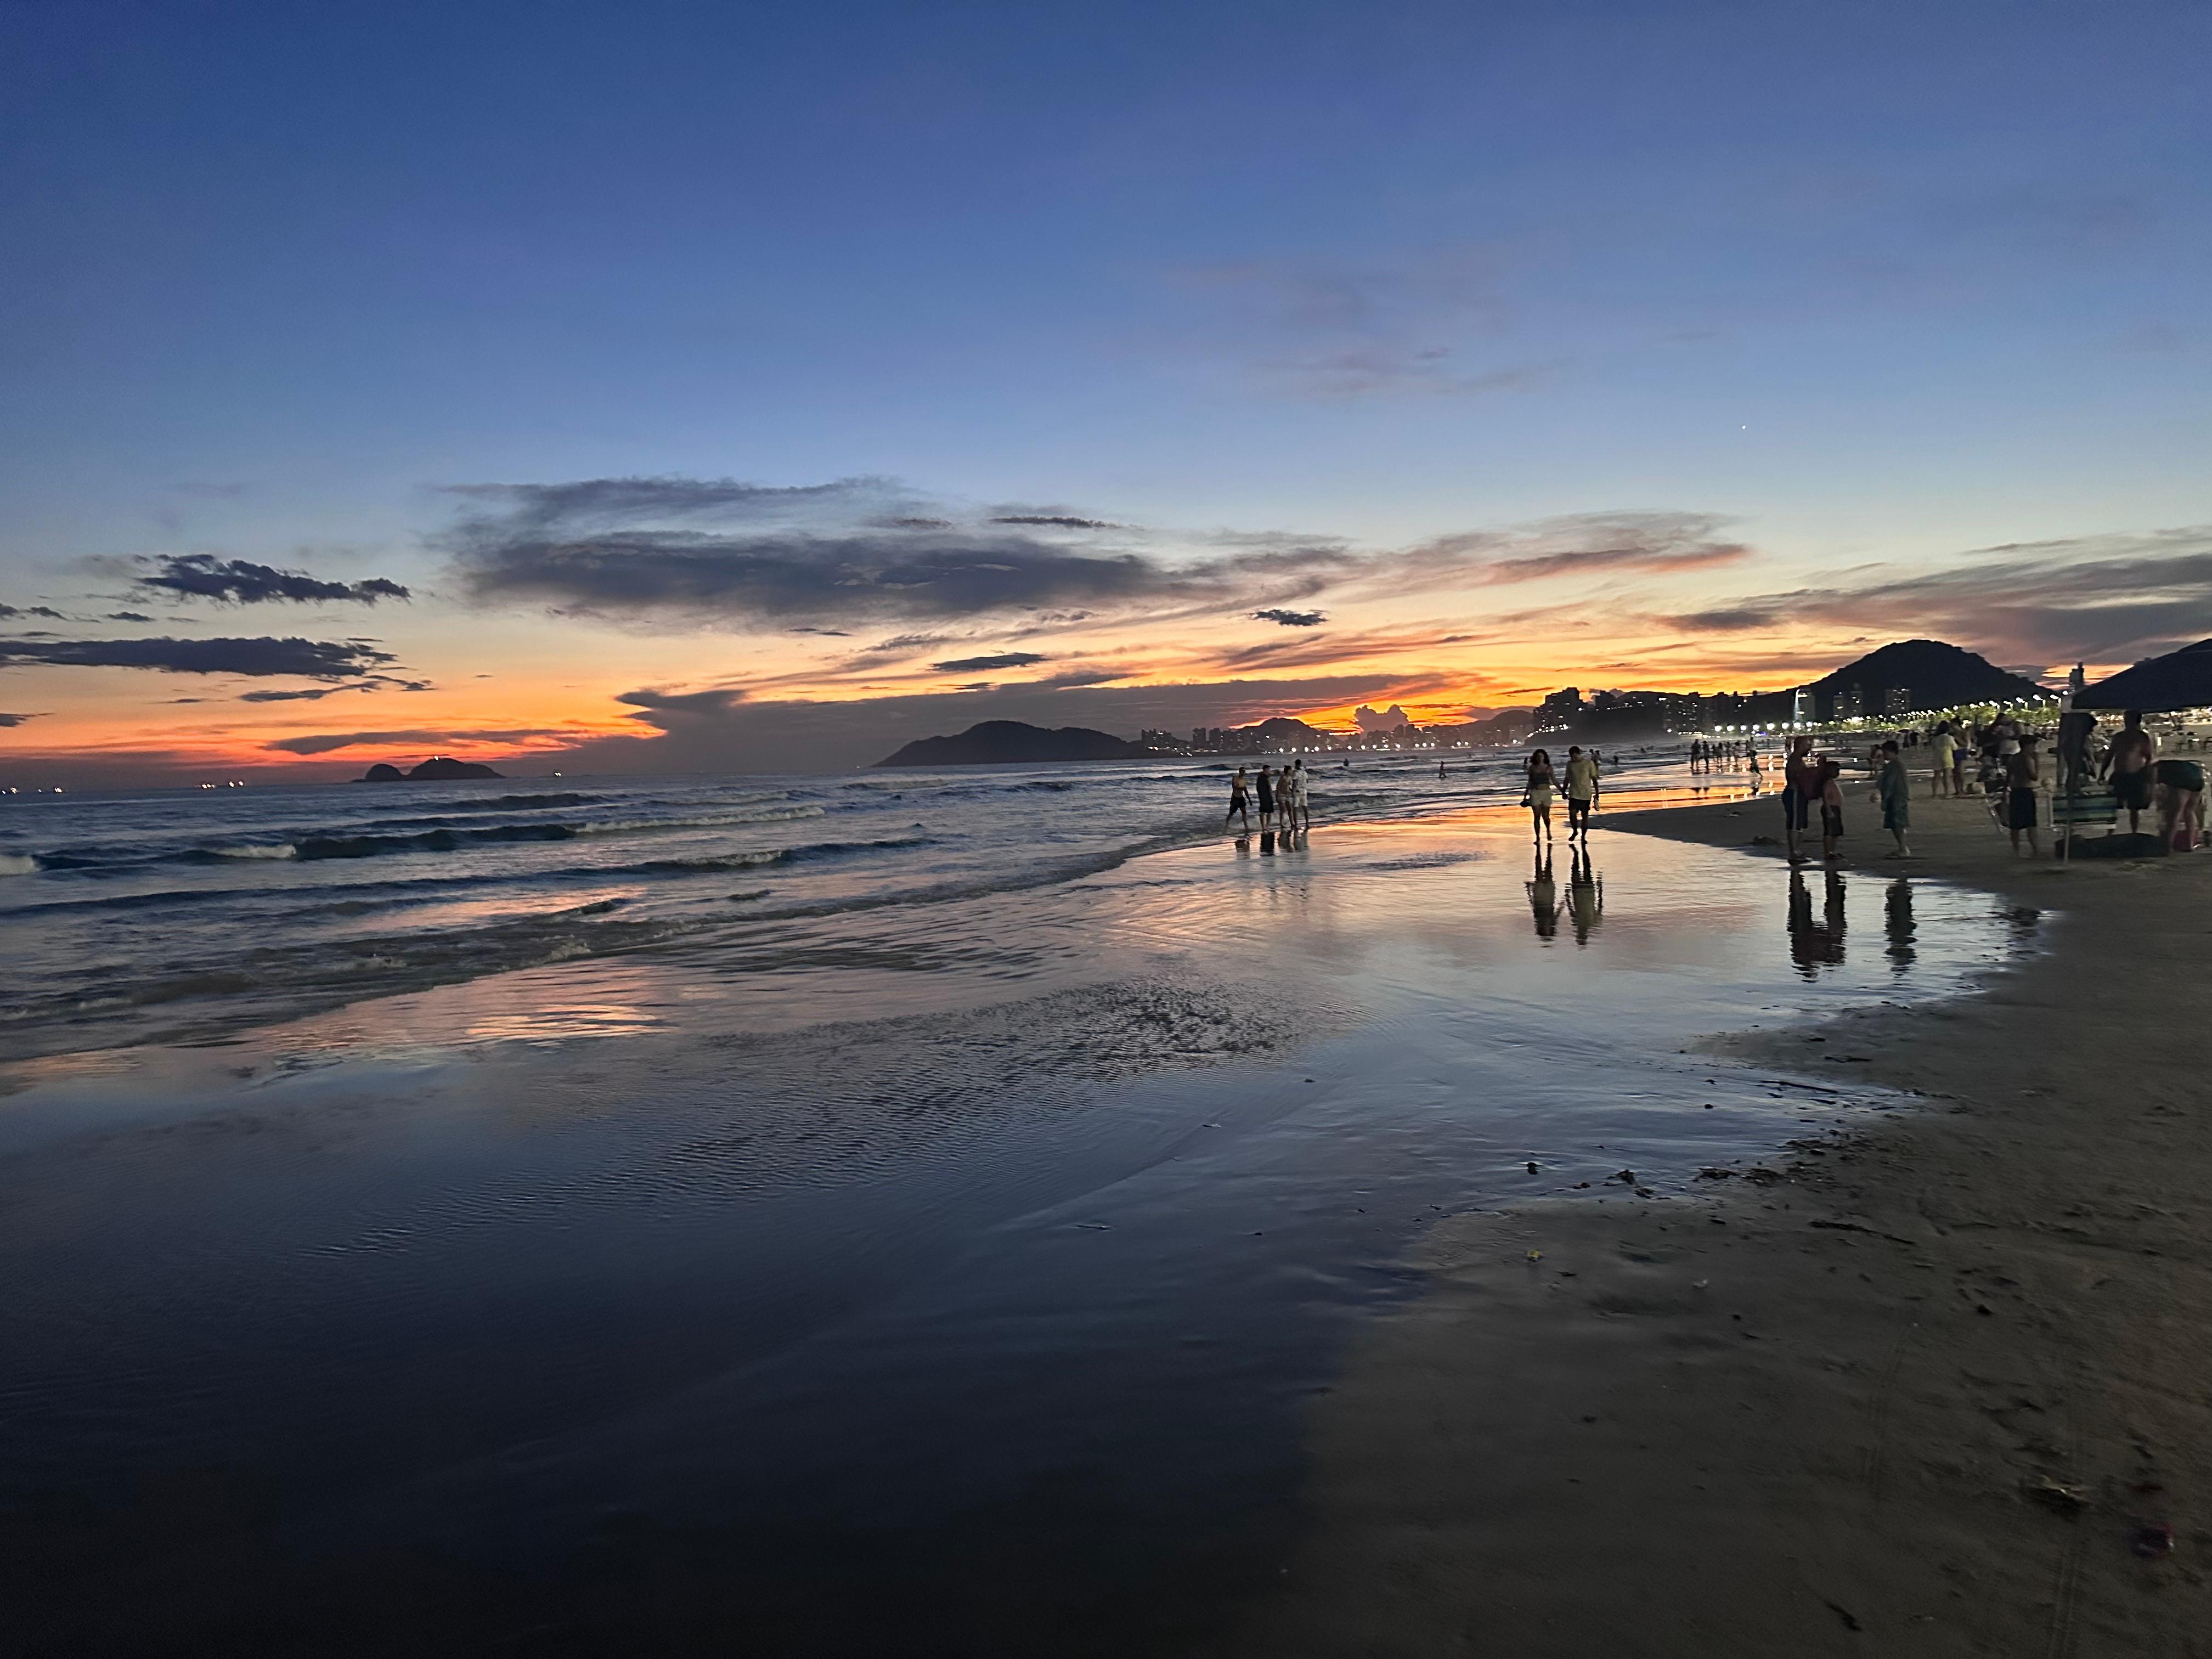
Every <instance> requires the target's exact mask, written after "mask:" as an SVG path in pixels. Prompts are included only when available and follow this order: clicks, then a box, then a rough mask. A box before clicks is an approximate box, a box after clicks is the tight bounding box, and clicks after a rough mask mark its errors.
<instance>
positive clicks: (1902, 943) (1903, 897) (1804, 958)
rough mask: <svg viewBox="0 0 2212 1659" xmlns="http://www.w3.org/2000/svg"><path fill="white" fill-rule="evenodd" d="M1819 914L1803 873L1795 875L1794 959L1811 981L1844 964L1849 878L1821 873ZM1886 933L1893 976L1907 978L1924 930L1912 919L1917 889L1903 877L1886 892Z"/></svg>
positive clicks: (1792, 897)
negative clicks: (1845, 883) (1824, 972)
mask: <svg viewBox="0 0 2212 1659" xmlns="http://www.w3.org/2000/svg"><path fill="white" fill-rule="evenodd" d="M1821 881H1822V892H1821V902H1820V915H1819V916H1818V917H1817V918H1816V917H1815V916H1814V912H1813V890H1812V888H1811V886H1810V885H1809V884H1808V883H1807V881H1806V879H1805V872H1803V871H1802V870H1792V871H1791V872H1790V922H1789V927H1790V961H1791V962H1792V963H1795V964H1796V969H1797V971H1798V973H1799V974H1801V975H1803V976H1804V977H1805V978H1807V979H1817V978H1818V977H1820V970H1821V969H1823V968H1839V967H1841V966H1842V965H1843V962H1844V933H1845V927H1844V897H1845V890H1844V874H1843V872H1841V871H1840V870H1827V871H1824V872H1822V876H1821ZM1881 919H1882V930H1883V932H1884V933H1887V935H1888V939H1889V943H1888V945H1887V949H1886V951H1884V954H1885V955H1887V957H1888V958H1889V964H1890V968H1891V969H1892V970H1893V972H1896V973H1899V974H1901V973H1903V972H1905V969H1908V968H1910V967H1911V966H1912V964H1913V963H1914V962H1915V961H1917V959H1918V957H1919V954H1920V951H1919V945H1918V939H1919V928H1918V925H1917V923H1916V922H1915V921H1914V919H1913V915H1912V884H1911V882H1910V881H1908V880H1906V879H1905V878H1904V877H1902V876H1899V877H1898V878H1896V879H1895V880H1893V881H1892V882H1891V883H1890V884H1889V885H1888V886H1887V887H1886V888H1885V889H1883V890H1882V897H1881Z"/></svg>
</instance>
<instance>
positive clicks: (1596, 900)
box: [1567, 842, 1605, 945]
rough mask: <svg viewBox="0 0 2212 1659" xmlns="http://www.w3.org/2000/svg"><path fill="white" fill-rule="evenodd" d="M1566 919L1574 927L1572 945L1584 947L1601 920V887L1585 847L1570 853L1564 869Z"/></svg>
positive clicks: (1603, 886)
mask: <svg viewBox="0 0 2212 1659" xmlns="http://www.w3.org/2000/svg"><path fill="white" fill-rule="evenodd" d="M1567 915H1568V916H1569V917H1570V918H1571V920H1572V921H1573V922H1574V927H1575V943H1576V944H1577V945H1588V944H1589V936H1590V934H1591V933H1592V932H1593V931H1594V930H1595V928H1596V927H1597V925H1598V923H1599V922H1601V921H1604V920H1605V884H1604V882H1603V881H1601V880H1600V879H1599V878H1598V874H1597V871H1596V869H1595V867H1594V866H1592V865H1591V863H1590V854H1589V843H1588V842H1583V844H1582V845H1581V846H1579V847H1577V848H1575V849H1574V852H1573V862H1572V863H1571V864H1570V865H1569V866H1567Z"/></svg>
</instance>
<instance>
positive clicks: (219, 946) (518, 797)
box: [0, 755, 1676, 1058]
mask: <svg viewBox="0 0 2212 1659" xmlns="http://www.w3.org/2000/svg"><path fill="white" fill-rule="evenodd" d="M1436 764H1437V763H1436V760H1435V759H1434V758H1433V757H1431V758H1430V759H1428V760H1426V761H1424V760H1422V759H1420V758H1419V757H1413V756H1408V757H1360V758H1358V760H1357V761H1356V762H1355V763H1354V765H1353V767H1352V769H1349V770H1346V769H1341V768H1340V767H1339V766H1334V765H1332V766H1330V767H1329V768H1328V769H1325V770H1322V771H1320V772H1317V774H1316V783H1315V785H1314V787H1313V789H1312V806H1313V811H1314V814H1315V816H1316V818H1318V819H1320V820H1322V821H1324V822H1327V821H1332V820H1334V821H1343V820H1346V819H1351V818H1363V817H1392V818H1404V817H1421V816H1425V815H1429V814H1433V813H1435V812H1437V811H1448V810H1451V809H1453V808H1455V807H1460V806H1464V805H1468V803H1470V802H1474V801H1485V800H1496V799H1500V798H1502V797H1504V796H1505V795H1506V792H1508V791H1510V792H1511V795H1512V796H1513V797H1517V795H1518V793H1519V784H1518V781H1517V774H1516V772H1515V769H1514V766H1513V763H1512V762H1511V761H1510V758H1498V759H1486V760H1480V761H1470V760H1469V759H1468V757H1464V756H1454V757H1451V769H1450V775H1449V776H1448V777H1447V778H1445V779H1442V780H1439V779H1438V778H1437V775H1436ZM1675 767H1676V763H1674V760H1673V759H1672V757H1670V756H1656V755H1645V756H1642V757H1632V758H1630V759H1629V760H1627V761H1626V763H1625V768H1624V770H1623V771H1622V772H1621V774H1620V776H1619V778H1618V782H1619V784H1620V786H1622V787H1631V786H1633V785H1635V784H1637V783H1638V782H1639V781H1644V782H1649V781H1653V780H1656V779H1657V778H1659V777H1662V776H1664V775H1668V774H1669V773H1670V772H1671V771H1672V770H1674V769H1675ZM1226 794H1227V786H1226V775H1225V771H1224V769H1222V767H1221V765H1220V764H1219V763H1207V762H1198V763H1187V762H1184V763H1159V764H1145V765H1133V766H1111V765H1069V766H1057V767H1037V768H1023V769H1006V768H989V767H975V768H963V769H951V770H938V769H932V770H926V771H908V772H882V771H875V772H869V773H866V774H864V775H859V776H853V775H838V776H835V777H827V778H824V777H789V778H778V777H763V778H736V779H705V780H702V779H697V778H676V779H649V780H643V781H639V780H632V779H602V780H591V779H574V780H570V779H565V778H561V777H557V776H554V777H533V778H516V779H503V780H497V781H474V782H467V783H445V784H385V785H369V784H352V785H339V786H331V787H313V788H298V787H293V788H282V787H272V788H268V789H249V790H198V789H173V790H157V791H149V792H141V793H106V794H82V795H66V796H51V795H38V796H26V795H17V796H7V797H0V928H4V929H5V930H6V933H7V937H8V939H9V946H10V948H9V951H7V952H6V953H5V955H4V957H0V1058H9V1057H15V1056H21V1055H27V1054H52V1053H59V1052H66V1051H68V1050H70V1049H74V1048H84V1047H88V1046H94V1045H109V1044H114V1043H119V1042H143V1041H148V1040H166V1041H174V1040H186V1041H192V1040H204V1039H208V1038H210V1037H215V1036H220V1035H222V1034H223V1033H225V1032H228V1031H230V1030H235V1029H238V1028H239V1027H240V1026H243V1025H247V1024H263V1023H267V1022H269V1021H271V1020H277V1019H283V1018H288V1017H290V1016H292V1015H295V1014H297V1013H300V1012H306V1011H307V1010H311V1009H314V1008H319V1007H330V1006H336V1005H337V1004H340V1003H344V1002H350V1001H354V1000H359V999H361V998H364V997H375V996H386V995H390V994H394V993H396V992H401V991H407V990H411V989H416V988H418V987H422V986H425V985H432V984H441V983H449V982H452V981H459V980H466V979H472V978H476V977H477V976H480V975H487V974H496V973H501V972H504V971H507V970H509V969H516V968H523V967H530V966H535V965H538V964H542V963H553V962H562V961H568V960H572V959H574V958H578V957H599V956H607V955H613V954H618V953H629V952H635V951H667V950H670V949H672V948H678V947H683V946H685V945H689V946H691V947H693V948H697V949H705V950H721V949H732V948H734V949H740V950H743V951H746V952H748V953H749V954H750V957H751V958H752V959H753V960H755V961H757V962H761V963H766V962H769V961H772V960H773V959H774V957H775V952H776V950H777V949H778V947H779V946H780V945H787V946H788V947H789V948H790V949H791V950H793V951H798V952H800V953H802V954H803V953H804V952H805V951H808V950H810V949H812V948H814V945H813V941H814V939H815V938H816V936H817V935H816V930H815V928H814V927H813V926H812V925H811V924H813V923H814V922H816V921H818V920H820V919H822V918H825V917H832V916H836V915H843V914H848V913H850V912H852V911H854V910H858V909H865V908H873V907H879V906H884V905H896V906H902V907H908V908H918V909H926V908H929V907H933V906H942V905H945V904H951V903H958V902H963V901H965V900H968V899H969V898H972V897H974V896H978V895H981V894H987V893H991V892H995V891H1000V890H1007V889H1010V888H1019V887H1027V886H1042V885H1050V884H1057V883H1063V882H1066V881H1070V880H1073V879H1076V878H1081V877H1083V876H1085V875H1087V874H1090V873H1092V872H1097V871H1102V870H1107V869H1111V868H1113V867H1114V866H1117V865H1119V864H1121V863H1122V862H1123V861H1125V860H1128V859H1130V858H1133V857H1137V856H1140V855H1141V854H1145V853H1147V852H1152V851H1157V850H1159V849H1162V848H1168V847H1172V846H1177V845H1182V844H1186V843H1188V842H1193V841H1194V840H1197V839H1200V838H1202V837H1206V836H1212V835H1214V834H1215V833H1217V832H1218V829H1219V828H1220V823H1221V817H1220V814H1221V812H1222V810H1223V808H1224V806H1225V805H1226V800H1225V797H1226Z"/></svg>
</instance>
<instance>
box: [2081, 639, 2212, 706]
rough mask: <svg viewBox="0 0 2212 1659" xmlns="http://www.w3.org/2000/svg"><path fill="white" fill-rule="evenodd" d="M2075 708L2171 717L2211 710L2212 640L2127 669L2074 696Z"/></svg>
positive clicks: (2187, 646)
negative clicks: (2183, 710) (2128, 710)
mask: <svg viewBox="0 0 2212 1659" xmlns="http://www.w3.org/2000/svg"><path fill="white" fill-rule="evenodd" d="M2074 706H2075V708H2140V709H2142V711H2143V712H2144V713H2145V714H2171V713H2172V711H2173V710H2175V709H2177V708H2212V640H2199V641H2197V643H2196V644H2194V645H2185V646H2184V647H2182V648H2181V649H2180V650H2179V651H2176V652H2173V653H2170V654H2169V655H2166V656H2163V657H2153V658H2152V659H2150V660H2149V661H2148V662H2139V663H2137V664H2136V665H2135V666H2134V667H2133V668H2124V669H2122V670H2121V671H2119V672H2118V673H2117V674H2115V675H2113V676H2112V678H2110V679H2108V680H2100V681H2099V682H2098V683H2097V684H2094V685H2093V686H2091V687H2090V688H2089V689H2088V690H2086V691H2081V692H2077V693H2075V697H2074Z"/></svg>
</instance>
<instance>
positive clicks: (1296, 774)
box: [1284, 760, 1313, 829]
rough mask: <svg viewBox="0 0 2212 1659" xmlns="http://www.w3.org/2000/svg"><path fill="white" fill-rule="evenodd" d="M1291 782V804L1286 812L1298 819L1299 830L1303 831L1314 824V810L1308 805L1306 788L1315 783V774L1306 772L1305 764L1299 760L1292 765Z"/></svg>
mask: <svg viewBox="0 0 2212 1659" xmlns="http://www.w3.org/2000/svg"><path fill="white" fill-rule="evenodd" d="M1290 781H1291V804H1290V805H1289V806H1287V807H1286V808H1285V809H1284V810H1285V811H1288V812H1291V813H1292V814H1294V815H1295V816H1296V817H1297V828H1299V829H1308V828H1310V827H1311V825H1312V823H1313V809H1312V808H1311V807H1310V806H1309V805H1306V786H1307V785H1308V784H1310V783H1311V782H1312V781H1313V774H1312V773H1310V772H1309V771H1307V770H1306V763H1305V762H1304V761H1303V760H1297V761H1292V762H1291V775H1290Z"/></svg>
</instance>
